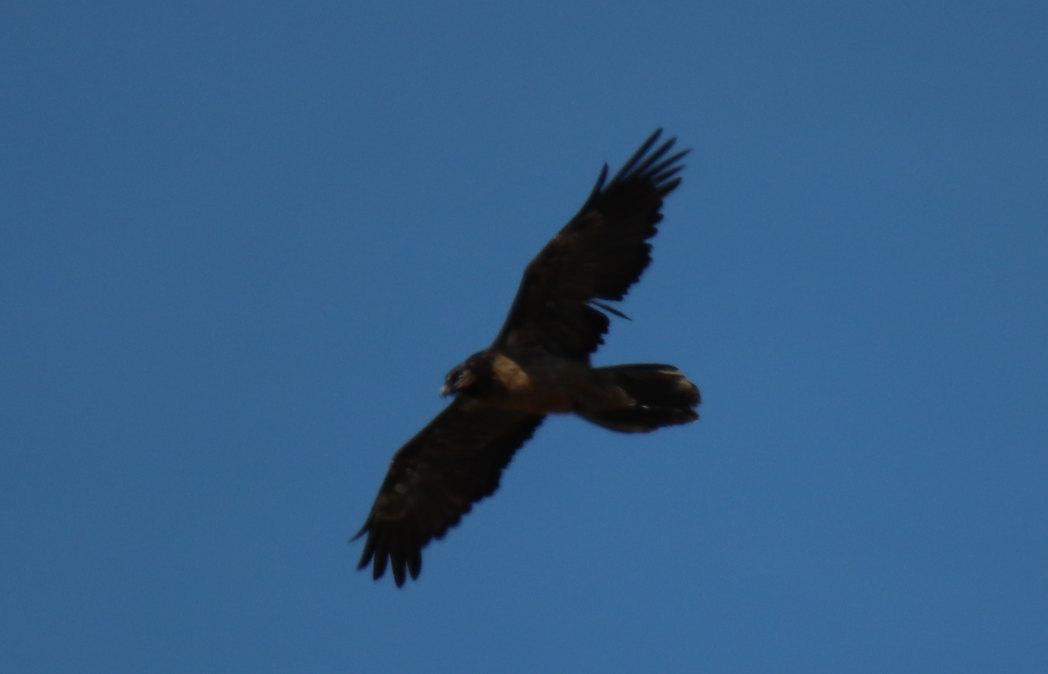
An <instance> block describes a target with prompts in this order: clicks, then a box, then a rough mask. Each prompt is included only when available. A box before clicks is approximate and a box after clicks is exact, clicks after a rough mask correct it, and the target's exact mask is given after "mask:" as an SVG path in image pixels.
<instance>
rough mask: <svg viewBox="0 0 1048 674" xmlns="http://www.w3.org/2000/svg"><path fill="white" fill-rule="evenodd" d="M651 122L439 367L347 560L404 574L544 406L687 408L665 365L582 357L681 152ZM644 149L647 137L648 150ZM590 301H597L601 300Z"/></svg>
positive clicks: (639, 248)
mask: <svg viewBox="0 0 1048 674" xmlns="http://www.w3.org/2000/svg"><path fill="white" fill-rule="evenodd" d="M660 133H661V129H660V130H658V131H656V132H655V133H654V134H652V135H651V137H650V138H648V140H647V141H645V142H644V144H643V145H642V146H641V147H640V148H639V149H638V150H637V151H636V152H635V153H634V155H633V156H632V157H631V158H630V159H629V161H627V162H626V164H625V165H624V166H623V167H622V168H621V169H620V170H619V172H618V173H616V174H615V176H614V177H613V178H612V179H611V181H610V182H607V184H605V179H606V178H607V173H608V167H607V165H605V166H604V168H603V169H602V170H601V172H600V177H598V179H597V184H596V185H595V186H594V188H593V191H592V192H591V193H590V196H589V198H588V199H587V200H586V203H585V204H583V206H582V208H581V209H580V210H579V212H578V214H576V215H575V217H574V218H572V219H571V221H570V222H568V224H567V225H565V226H564V228H563V229H561V230H560V232H558V233H557V235H556V236H554V237H553V239H552V240H551V241H550V242H549V243H548V244H546V246H545V247H544V248H543V249H542V251H541V252H539V254H538V255H537V256H536V257H535V259H533V260H532V261H531V262H530V263H529V264H528V266H527V268H526V269H525V270H524V278H523V279H522V280H521V283H520V288H519V289H518V290H517V295H516V297H515V298H514V300H513V305H512V306H511V307H510V310H509V315H508V316H507V318H506V322H505V324H504V325H503V326H502V330H501V331H500V332H499V334H498V336H497V337H496V338H495V341H494V342H493V343H492V345H491V346H490V347H488V348H487V349H485V350H484V351H480V352H478V353H475V354H473V355H472V356H470V357H469V358H468V359H467V360H466V361H464V362H463V363H462V364H461V365H458V366H456V367H455V368H453V369H452V370H451V371H450V372H449V373H448V375H447V377H446V378H445V381H444V389H443V393H444V394H445V395H450V394H455V396H456V397H455V399H454V400H453V401H452V402H451V404H450V405H448V407H447V408H446V409H445V410H444V411H443V412H441V413H440V414H439V415H437V417H436V418H435V419H433V421H431V422H430V423H429V425H427V426H426V427H425V428H423V429H422V430H421V431H420V432H419V433H418V434H417V435H416V436H415V437H414V438H412V439H411V440H410V441H409V442H408V443H407V444H406V445H404V446H403V447H402V448H401V449H400V450H399V451H398V452H397V453H396V454H395V455H394V457H393V463H392V465H391V466H390V468H389V472H388V473H387V474H386V479H385V480H384V481H383V482H382V486H381V488H380V489H379V493H378V497H377V498H376V499H375V504H374V505H373V506H372V508H371V512H370V514H369V515H368V517H367V520H366V521H365V522H364V526H363V527H362V528H361V530H360V532H359V533H358V534H357V536H356V538H359V537H360V536H363V535H364V534H365V533H366V534H367V540H366V542H365V543H364V552H363V554H362V555H361V558H360V564H359V566H358V568H364V567H365V566H367V565H368V563H369V562H372V560H373V561H374V564H373V567H372V569H373V576H374V577H375V578H376V579H377V578H380V577H381V576H382V575H383V573H385V570H386V566H387V565H389V566H390V567H391V568H392V570H393V578H394V580H395V581H396V584H397V585H398V586H400V585H403V584H404V581H405V578H406V576H407V574H410V575H411V577H412V578H417V577H418V574H419V571H420V570H421V568H422V548H423V547H425V545H426V544H427V543H429V541H430V540H431V539H433V538H441V537H443V536H444V534H445V533H446V532H447V530H448V529H449V528H451V527H453V526H455V525H456V524H458V522H459V520H460V519H461V518H462V515H464V514H466V513H467V512H469V510H470V509H471V508H472V505H473V503H475V502H477V501H479V500H480V499H482V498H484V497H485V496H490V495H491V494H492V493H494V491H495V490H496V489H497V488H498V485H499V479H500V477H501V475H502V470H503V469H504V468H505V467H506V465H507V464H509V461H510V459H511V458H512V457H513V453H514V452H515V451H516V450H517V449H518V448H519V447H520V446H521V445H523V444H524V443H525V442H526V441H527V440H528V439H529V438H530V437H531V436H532V434H533V433H534V432H535V429H536V428H538V426H539V424H541V423H542V420H543V419H544V418H545V416H546V415H547V414H550V413H569V412H573V413H576V414H578V415H579V416H581V417H583V418H584V419H587V420H589V421H592V422H593V423H595V424H599V425H601V426H604V427H605V428H609V429H612V430H615V431H621V432H626V433H642V432H648V431H653V430H655V429H656V428H660V427H662V426H668V425H674V424H683V423H688V422H691V421H695V420H696V419H698V414H697V413H696V412H695V409H694V408H695V407H696V406H698V404H699V402H700V396H699V390H698V388H696V387H695V385H694V384H692V383H691V382H690V381H688V380H687V378H686V377H685V376H684V375H683V374H682V373H681V372H680V370H678V369H677V368H675V367H673V366H671V365H654V364H637V365H618V366H614V367H602V368H593V367H591V366H590V364H589V357H590V354H591V353H593V351H595V350H596V349H597V347H598V346H600V344H602V343H603V341H604V339H603V336H604V334H605V333H606V332H607V330H608V323H609V321H608V317H607V315H606V314H605V313H604V311H607V312H609V313H611V314H613V315H617V316H624V314H622V313H621V312H620V311H618V310H617V309H615V308H613V307H610V306H608V305H607V304H605V303H604V302H602V301H601V300H605V301H615V300H621V299H622V298H623V296H624V295H625V294H626V292H627V291H628V290H629V288H630V286H631V285H633V283H635V282H636V281H637V279H639V278H640V275H641V273H642V272H643V271H644V269H645V268H646V267H647V266H648V264H649V263H650V262H651V245H650V244H649V243H648V239H650V238H651V237H653V236H654V235H655V233H656V231H657V230H656V225H657V224H658V223H659V221H660V220H662V214H661V213H660V212H659V211H660V209H661V207H662V200H663V198H664V197H665V196H666V195H667V194H669V193H670V192H672V191H673V190H674V189H675V188H676V187H677V185H678V184H680V177H678V176H677V174H678V173H679V172H680V171H681V169H682V168H683V165H682V164H680V160H681V159H682V158H683V157H684V155H686V154H687V150H685V151H682V152H676V153H671V150H672V148H673V145H674V142H675V140H676V139H670V140H668V141H666V142H665V143H663V144H661V145H659V146H657V147H656V143H657V141H658V138H659V135H660ZM653 148H654V149H653ZM602 310H603V311H602Z"/></svg>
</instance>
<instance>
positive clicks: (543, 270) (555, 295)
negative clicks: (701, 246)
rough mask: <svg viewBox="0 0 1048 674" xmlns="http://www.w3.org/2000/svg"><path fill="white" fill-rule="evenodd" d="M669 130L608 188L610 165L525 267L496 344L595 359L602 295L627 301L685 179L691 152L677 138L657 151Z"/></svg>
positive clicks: (602, 326)
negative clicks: (668, 202) (667, 201)
mask: <svg viewBox="0 0 1048 674" xmlns="http://www.w3.org/2000/svg"><path fill="white" fill-rule="evenodd" d="M661 133H662V129H659V130H657V131H656V132H655V133H653V134H652V135H651V137H650V138H648V140H647V141H645V142H644V144H643V145H641V147H640V149H638V150H637V151H636V152H635V153H634V155H633V156H632V157H630V160H629V161H627V162H626V164H625V165H624V166H623V167H622V168H621V169H620V170H619V172H618V173H617V174H615V177H614V178H612V179H611V182H609V183H608V184H607V185H605V184H604V179H605V178H606V177H607V174H608V166H607V164H605V165H604V168H603V170H602V171H601V173H600V177H599V178H597V184H596V186H595V187H594V188H593V192H592V193H591V194H590V196H589V198H588V199H587V200H586V203H585V204H584V205H583V206H582V209H581V210H580V211H579V212H578V214H577V215H576V216H575V217H574V218H572V219H571V221H570V222H569V223H568V224H567V225H565V226H564V228H563V229H562V230H560V232H558V233H557V235H556V236H555V237H553V239H552V240H551V241H550V242H549V243H548V244H546V247H545V248H543V249H542V252H540V253H539V254H538V255H537V256H536V257H535V259H534V260H532V261H531V262H530V263H529V264H528V266H527V268H526V269H525V270H524V278H523V280H521V283H520V288H519V289H518V290H517V296H516V298H515V299H514V300H513V306H512V307H511V308H510V310H509V316H508V317H507V318H506V323H505V325H503V326H502V330H501V332H500V333H499V336H498V337H497V338H496V339H495V343H494V346H496V347H501V348H505V349H507V350H514V349H528V348H534V347H540V348H541V349H543V350H545V351H547V352H549V353H553V354H556V355H558V356H561V357H564V358H572V359H576V360H588V358H589V354H591V353H593V351H595V350H596V349H597V347H598V346H599V345H600V344H602V343H603V342H604V340H603V338H602V335H603V334H604V333H605V332H607V330H608V317H607V316H606V315H604V313H602V312H601V311H599V310H598V309H596V308H594V305H596V306H597V307H601V308H603V309H605V310H608V311H610V312H611V313H615V314H618V312H617V311H616V310H615V309H612V308H611V307H608V306H606V305H603V304H602V303H601V302H600V301H599V300H621V299H622V297H623V296H624V295H625V294H626V291H628V290H629V287H630V286H631V285H633V283H634V282H636V281H637V279H639V278H640V275H641V272H643V271H644V268H645V267H647V266H648V263H649V262H651V254H650V253H651V245H650V244H649V243H648V242H647V240H648V239H650V238H651V237H653V236H655V233H656V231H657V230H656V225H657V224H658V222H659V221H660V220H662V214H661V213H660V212H659V209H660V208H661V207H662V199H663V197H665V196H666V195H667V194H669V193H670V192H672V191H673V189H674V188H675V187H677V185H678V184H680V177H678V176H677V173H678V172H680V170H681V169H682V168H684V166H683V165H682V164H680V163H679V162H680V159H681V158H682V157H683V156H684V155H686V154H687V153H688V151H687V150H684V151H683V152H677V153H675V154H670V149H671V148H672V147H673V144H674V142H675V141H676V140H677V139H676V138H671V139H669V140H668V141H666V142H665V143H663V144H662V145H659V146H658V147H657V148H655V149H654V150H652V148H653V147H655V143H656V142H657V141H658V139H659V135H660V134H661Z"/></svg>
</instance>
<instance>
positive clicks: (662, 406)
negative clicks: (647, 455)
mask: <svg viewBox="0 0 1048 674" xmlns="http://www.w3.org/2000/svg"><path fill="white" fill-rule="evenodd" d="M594 372H595V373H596V374H597V376H598V377H600V378H601V379H602V380H603V382H605V386H608V385H611V386H614V387H615V388H616V389H618V392H619V393H620V394H621V395H617V396H614V398H613V399H612V400H606V401H604V402H603V403H602V404H601V405H599V406H595V407H592V408H589V409H585V410H578V414H579V415H580V416H582V417H583V418H584V419H587V420H589V421H592V422H593V423H595V424H598V425H600V426H603V427H605V428H609V429H611V430H613V431H621V432H623V433H647V432H649V431H654V430H655V429H657V428H661V427H663V426H673V425H675V424H686V423H689V422H692V421H695V420H696V419H698V418H699V414H698V413H697V412H696V411H695V409H694V408H695V407H697V406H698V405H699V403H700V402H702V396H701V395H699V389H698V387H697V386H695V384H692V383H691V382H690V381H688V379H687V377H685V376H684V373H682V372H681V371H680V370H678V369H677V368H675V367H673V366H672V365H659V364H654V363H643V364H633V365H615V366H613V367H599V368H594Z"/></svg>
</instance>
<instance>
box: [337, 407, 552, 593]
mask: <svg viewBox="0 0 1048 674" xmlns="http://www.w3.org/2000/svg"><path fill="white" fill-rule="evenodd" d="M544 418H545V417H544V416H543V415H541V414H529V413H526V412H517V411H512V410H501V409H497V408H494V407H490V406H488V405H485V404H484V403H482V402H479V401H477V400H474V399H471V398H468V397H465V396H461V395H460V396H458V397H457V398H455V400H454V401H452V403H451V404H450V405H448V407H447V408H446V409H445V410H444V411H443V412H441V413H440V414H438V415H437V417H436V418H435V419H433V421H431V422H430V423H429V424H428V425H427V426H426V427H425V428H423V429H422V430H421V431H419V433H418V435H416V436H415V437H414V438H412V439H411V440H409V441H408V443H407V444H406V445H404V446H403V447H401V448H400V450H399V451H398V452H397V453H396V454H395V455H394V456H393V463H392V465H391V466H390V467H389V472H388V473H387V474H386V479H385V480H384V481H383V482H382V487H381V488H380V489H379V492H378V497H377V498H376V499H375V505H374V506H372V508H371V513H370V514H369V515H368V518H367V521H366V522H364V526H363V527H362V528H361V530H360V532H359V533H357V535H356V536H355V537H354V539H356V538H359V537H360V536H363V535H364V533H367V535H368V536H367V541H366V542H365V543H364V553H363V554H362V555H361V557H360V564H359V565H358V566H357V568H358V569H363V568H364V567H365V566H367V565H368V562H370V561H371V560H372V558H374V566H373V572H372V575H373V576H374V578H375V579H378V578H380V577H381V576H382V574H383V573H385V571H386V565H387V563H389V564H390V566H391V567H392V569H393V579H394V580H395V581H396V583H397V586H398V587H399V586H401V585H403V584H404V579H405V569H406V570H407V572H408V573H410V574H411V577H412V578H417V577H418V574H419V570H420V569H421V568H422V548H423V547H425V545H426V544H427V543H429V541H430V539H432V538H442V537H443V536H444V534H445V533H446V532H447V530H448V529H449V528H451V527H453V526H455V525H456V524H458V522H459V520H460V519H461V518H462V516H463V515H464V514H466V513H467V512H469V511H470V509H471V508H472V506H473V503H475V502H477V501H479V500H480V499H482V498H484V497H485V496H490V495H491V494H493V493H494V492H495V490H496V489H498V486H499V478H500V477H501V475H502V469H503V468H505V467H506V465H507V464H509V461H510V459H512V458H513V453H514V452H516V451H517V449H518V448H520V446H521V445H523V444H524V443H525V442H526V441H527V440H528V439H529V438H530V437H531V435H532V434H533V433H534V432H535V429H536V428H537V427H538V425H539V424H541V423H542V420H543V419H544Z"/></svg>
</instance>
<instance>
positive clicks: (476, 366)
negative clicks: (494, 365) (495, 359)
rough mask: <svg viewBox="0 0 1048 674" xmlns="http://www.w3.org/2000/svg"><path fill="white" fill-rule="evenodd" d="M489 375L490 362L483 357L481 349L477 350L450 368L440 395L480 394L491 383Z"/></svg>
mask: <svg viewBox="0 0 1048 674" xmlns="http://www.w3.org/2000/svg"><path fill="white" fill-rule="evenodd" d="M491 375H492V372H491V363H489V362H488V360H487V359H486V358H484V352H483V351H478V352H477V353H475V354H473V355H472V356H470V357H469V358H467V359H466V360H465V361H463V362H462V363H461V364H459V365H456V366H455V367H453V368H451V372H448V374H447V376H446V377H444V385H443V386H441V387H440V395H442V396H448V395H451V394H452V393H460V392H461V393H467V394H471V395H479V394H482V393H483V392H484V391H485V390H487V388H488V386H489V385H490V384H491Z"/></svg>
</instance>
